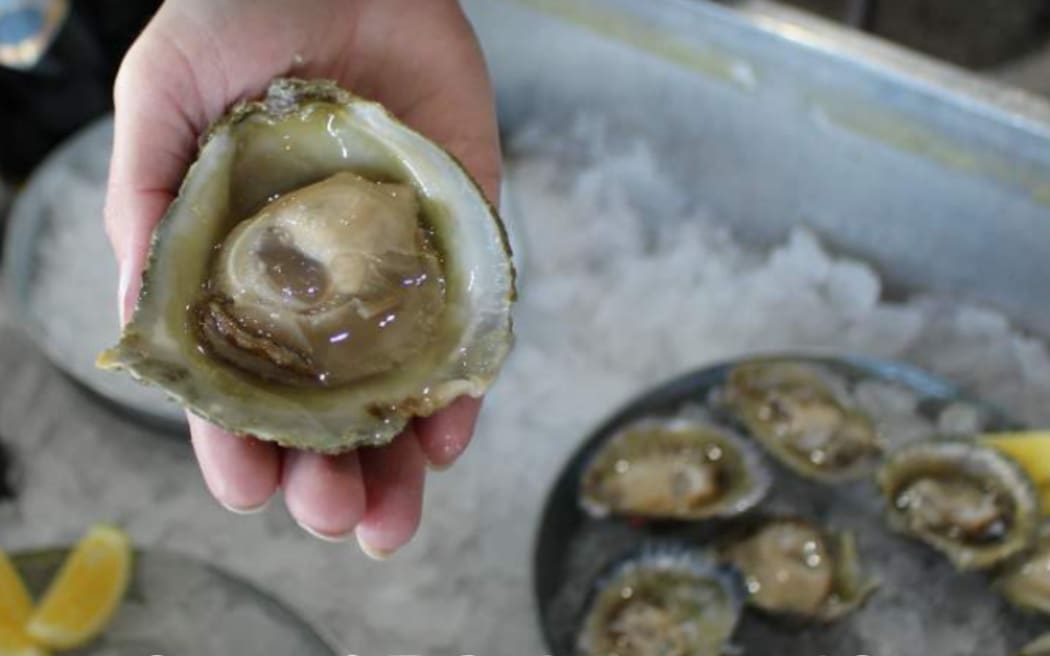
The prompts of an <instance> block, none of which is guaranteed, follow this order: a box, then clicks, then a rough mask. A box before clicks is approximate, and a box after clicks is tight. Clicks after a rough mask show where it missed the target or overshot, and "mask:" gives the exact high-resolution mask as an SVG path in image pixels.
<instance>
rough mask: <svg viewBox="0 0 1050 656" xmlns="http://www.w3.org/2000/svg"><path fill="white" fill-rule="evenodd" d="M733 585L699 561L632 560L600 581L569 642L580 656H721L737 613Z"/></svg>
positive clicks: (672, 553)
mask: <svg viewBox="0 0 1050 656" xmlns="http://www.w3.org/2000/svg"><path fill="white" fill-rule="evenodd" d="M743 599H744V594H743V591H742V589H741V582H740V580H739V577H738V576H736V574H735V572H733V571H732V570H731V569H728V568H725V567H722V566H720V565H718V564H717V563H716V562H715V561H714V559H712V558H710V557H709V556H707V555H706V554H703V553H693V552H688V551H677V550H667V551H666V552H659V551H656V552H652V553H646V554H643V555H641V556H638V557H635V558H633V559H631V560H628V561H626V562H624V563H622V564H620V565H619V566H618V567H617V568H616V570H615V571H614V572H613V573H612V574H611V575H610V576H608V577H607V578H605V579H603V580H602V581H601V582H600V583H599V585H598V587H597V590H596V591H595V593H594V595H593V598H592V599H591V602H590V605H589V608H588V609H587V611H586V615H585V618H584V621H583V626H582V628H581V630H580V634H579V636H578V640H577V652H578V653H579V654H580V656H611V655H612V654H621V655H623V656H721V654H722V653H723V649H724V648H725V647H726V645H727V643H728V642H729V639H730V637H731V636H732V634H733V631H734V630H735V628H736V625H737V622H738V621H739V619H740V612H741V608H742V606H743Z"/></svg>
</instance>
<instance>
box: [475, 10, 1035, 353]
mask: <svg viewBox="0 0 1050 656" xmlns="http://www.w3.org/2000/svg"><path fill="white" fill-rule="evenodd" d="M465 4H466V7H467V9H468V13H469V15H470V17H471V19H472V20H473V21H474V23H475V26H476V27H477V29H478V32H479V34H480V37H481V40H482V42H483V47H484V48H485V50H486V53H487V55H488V57H489V62H490V66H491V68H492V73H493V77H494V79H495V81H496V85H497V91H498V96H499V103H500V113H501V120H502V124H503V126H504V129H505V131H506V132H507V133H508V134H509V135H510V136H513V135H514V133H515V132H516V131H517V130H519V129H520V128H522V127H523V126H526V125H531V126H534V127H535V126H538V127H540V128H542V129H546V130H548V131H551V132H553V133H557V132H558V131H559V130H565V128H566V126H568V125H570V124H571V123H572V122H573V121H574V120H578V119H579V118H580V117H586V118H587V119H588V120H592V121H593V120H597V121H601V122H603V123H604V124H605V125H606V126H607V128H608V130H607V132H608V134H609V135H612V136H613V137H615V138H616V139H619V140H621V141H622V142H623V143H625V144H626V143H629V142H632V141H641V142H644V143H646V144H648V145H649V146H650V147H651V148H652V149H653V150H654V152H657V153H659V154H660V156H661V158H662V164H663V171H662V172H663V174H664V175H665V176H667V177H668V178H669V179H671V180H672V181H674V182H675V183H676V184H677V185H678V186H679V187H681V188H682V189H683V190H684V192H685V193H686V194H688V195H690V196H691V200H692V201H694V202H695V203H696V204H698V205H699V206H701V207H705V208H708V209H710V210H711V212H712V213H713V214H714V215H715V216H718V217H722V218H723V219H724V220H725V221H727V222H730V223H731V224H732V226H733V228H734V230H735V231H736V232H737V233H738V234H739V235H740V236H741V237H744V238H748V239H751V240H753V241H756V242H758V243H767V244H768V243H772V242H773V241H775V240H778V239H780V238H782V237H783V236H784V235H785V233H786V232H787V230H788V229H789V228H790V227H791V226H793V225H796V224H799V223H805V224H808V225H810V226H812V227H813V228H814V229H815V230H817V231H818V232H819V233H820V234H821V235H822V236H823V237H824V238H825V239H827V240H828V241H829V242H830V243H832V244H833V245H835V246H836V247H837V248H839V249H840V250H842V251H844V252H848V253H851V254H855V255H859V256H862V257H865V258H868V259H870V260H871V261H873V262H874V263H876V264H877V266H878V267H879V268H880V270H881V271H880V272H881V273H882V274H883V275H884V276H885V278H886V279H887V280H888V281H889V283H890V284H891V285H892V286H893V288H894V289H895V290H912V289H926V290H936V291H938V292H941V293H948V294H953V293H957V294H960V295H965V296H966V297H967V298H970V299H973V300H979V301H982V302H985V303H989V304H991V305H994V306H997V307H999V308H1001V309H1003V310H1004V311H1006V312H1008V313H1010V314H1011V315H1013V316H1014V317H1015V318H1017V319H1018V320H1019V321H1021V322H1023V323H1024V324H1025V325H1027V326H1029V327H1031V328H1032V329H1035V330H1037V331H1039V332H1042V333H1044V334H1050V304H1047V303H1045V296H1046V291H1047V288H1048V287H1047V281H1048V280H1050V105H1048V104H1047V103H1046V102H1045V101H1043V100H1041V99H1038V98H1036V97H1034V96H1030V95H1026V94H1024V93H1021V92H1018V91H1015V90H1011V89H1006V88H1003V87H998V86H995V85H993V84H991V83H989V82H987V81H985V80H983V79H981V78H978V77H976V76H973V75H970V74H968V73H965V72H962V71H961V70H958V69H954V68H950V67H947V66H944V65H941V64H938V63H936V62H933V61H931V60H928V59H926V58H923V57H920V56H917V55H915V54H912V53H909V52H906V51H904V50H902V49H900V48H897V47H894V46H892V45H889V44H885V43H883V42H880V41H878V40H875V39H872V38H869V37H866V36H864V35H862V34H858V33H855V32H852V31H850V30H847V29H844V28H839V27H836V26H834V25H832V24H830V23H827V22H825V21H821V20H818V19H815V18H813V17H810V16H808V15H807V14H804V13H802V12H799V11H794V10H790V9H786V8H783V7H780V6H778V5H775V4H772V3H767V2H749V3H744V4H743V5H741V6H735V7H733V8H729V7H724V6H720V5H715V4H710V3H706V2H696V1H692V0H651V1H649V2H637V1H635V0H604V1H600V0H519V1H514V0H502V1H501V0H467V2H466V3H465ZM509 141H513V140H512V139H511V140H509ZM510 154H511V156H513V155H514V153H513V152H511V153H510Z"/></svg>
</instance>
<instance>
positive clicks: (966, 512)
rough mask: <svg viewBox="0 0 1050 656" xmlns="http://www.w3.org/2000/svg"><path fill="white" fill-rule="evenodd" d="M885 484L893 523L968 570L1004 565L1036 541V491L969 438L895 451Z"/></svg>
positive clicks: (881, 481)
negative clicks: (968, 439) (1003, 563)
mask: <svg viewBox="0 0 1050 656" xmlns="http://www.w3.org/2000/svg"><path fill="white" fill-rule="evenodd" d="M877 481H878V485H879V488H880V490H881V492H882V495H883V497H884V498H885V500H886V506H887V513H888V518H889V522H890V526H891V527H893V528H894V529H896V530H898V531H902V532H904V533H908V534H911V535H913V536H915V537H917V538H919V539H920V540H922V541H924V542H926V543H927V544H929V545H930V546H932V547H933V548H935V549H937V550H938V551H940V552H942V553H943V554H944V555H945V556H947V557H948V558H949V559H950V560H951V561H952V563H953V564H954V565H955V566H956V567H958V568H959V569H961V570H972V569H984V568H988V567H991V566H993V565H997V564H999V563H1002V562H1004V561H1006V560H1007V559H1009V558H1011V557H1013V556H1016V555H1017V554H1019V553H1021V552H1022V551H1025V550H1026V549H1028V548H1029V547H1031V546H1032V544H1033V542H1034V540H1035V537H1036V530H1037V528H1038V522H1039V515H1040V512H1039V498H1038V495H1037V492H1036V489H1035V486H1034V485H1033V484H1032V482H1031V480H1029V478H1028V476H1027V475H1026V474H1025V473H1024V471H1022V470H1021V468H1020V467H1019V466H1018V465H1017V464H1016V463H1015V462H1014V461H1013V460H1011V459H1010V458H1009V457H1008V456H1006V455H1003V454H1002V453H1000V452H999V451H998V450H996V449H993V448H990V447H984V446H981V445H979V444H976V443H974V442H972V441H964V440H932V441H926V442H916V443H914V444H911V445H908V446H906V447H904V448H902V449H899V450H897V451H895V452H893V453H892V454H891V455H890V456H889V457H888V458H887V460H886V462H885V463H884V464H883V465H882V467H881V468H880V469H879V472H878V474H877Z"/></svg>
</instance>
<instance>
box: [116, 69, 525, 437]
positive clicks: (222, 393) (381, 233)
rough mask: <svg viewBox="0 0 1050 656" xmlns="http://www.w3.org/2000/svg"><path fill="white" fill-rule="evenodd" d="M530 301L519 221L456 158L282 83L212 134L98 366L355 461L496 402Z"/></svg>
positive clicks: (338, 99) (317, 91) (384, 122)
mask: <svg viewBox="0 0 1050 656" xmlns="http://www.w3.org/2000/svg"><path fill="white" fill-rule="evenodd" d="M513 297H514V271H513V267H512V264H511V259H510V255H509V247H508V245H507V241H506V237H505V234H504V230H503V226H502V224H501V223H500V221H499V218H498V217H497V216H496V214H495V212H494V211H493V209H492V208H491V207H490V205H489V204H488V202H487V201H486V200H485V198H484V197H483V195H482V194H481V192H480V191H479V189H478V188H477V186H476V185H475V184H474V182H473V181H472V180H471V179H470V177H469V175H468V174H467V173H466V172H465V171H464V170H463V169H462V167H461V166H460V165H459V164H458V163H457V162H456V161H455V160H454V159H453V158H452V157H451V156H450V155H449V154H448V153H446V152H445V151H444V150H442V149H441V148H440V147H438V146H437V145H435V144H433V143H431V142H430V141H428V140H427V139H425V138H424V137H422V136H421V135H419V134H417V133H416V132H413V131H412V130H411V129H409V128H407V127H406V126H404V125H402V124H401V123H399V122H398V121H397V120H396V119H395V118H393V117H392V116H391V115H390V114H389V113H387V112H386V110H385V109H384V108H383V107H382V106H380V105H378V104H376V103H373V102H369V101H366V100H363V99H361V98H357V97H355V96H353V95H351V94H350V93H348V92H346V91H344V90H342V89H340V88H338V87H337V86H335V85H334V84H332V83H330V82H325V81H313V82H306V81H302V80H290V79H281V80H276V81H274V82H273V84H272V85H271V86H270V88H269V91H268V94H267V96H266V98H265V99H263V100H261V101H257V102H245V103H241V104H239V105H238V106H236V107H235V108H233V109H232V110H231V112H230V113H229V114H227V115H226V116H225V117H223V118H222V119H221V120H219V121H218V122H217V123H216V124H215V125H214V126H213V127H212V128H211V129H210V130H209V132H208V133H207V135H205V137H204V139H203V141H202V145H201V149H200V153H199V156H198V158H197V161H196V162H195V163H194V165H193V166H192V167H191V168H190V170H189V172H188V173H187V176H186V178H185V180H184V182H183V185H182V188H181V190H180V192H179V196H178V198H177V199H176V200H175V202H174V203H173V204H172V206H171V207H170V208H169V210H168V212H167V214H166V216H165V217H164V219H163V220H162V221H161V222H160V224H159V225H158V227H157V229H156V230H155V233H154V238H153V243H152V248H151V252H150V259H149V265H148V267H147V270H146V272H145V275H144V280H143V286H142V292H141V294H140V296H139V299H138V305H137V307H136V309H135V313H134V316H133V318H132V320H131V322H130V323H129V324H128V325H127V327H126V328H125V330H124V333H123V335H122V337H121V340H120V343H119V345H117V346H116V347H115V348H113V349H111V350H109V351H107V352H105V353H103V354H102V355H101V356H100V358H99V364H100V366H102V367H105V368H111V369H125V370H127V371H129V372H130V373H131V375H132V376H134V377H135V378H136V379H138V380H140V381H143V382H146V383H151V384H154V385H159V386H160V387H162V388H164V390H165V391H166V392H167V393H168V394H169V395H170V396H172V397H173V398H174V399H176V400H177V401H179V402H181V403H183V404H184V405H186V406H188V407H189V408H190V409H191V410H192V411H193V412H195V413H197V414H199V415H201V416H203V417H205V418H207V419H209V420H210V421H212V422H215V423H217V424H219V425H221V426H223V427H224V428H226V429H228V430H230V431H232V432H235V433H250V434H253V435H255V436H256V437H259V438H261V439H266V440H272V441H275V442H278V443H280V444H284V445H287V446H293V447H300V448H307V449H312V450H317V451H322V452H339V451H343V450H347V449H351V448H354V447H356V446H360V445H375V444H381V443H384V442H386V441H389V440H390V439H391V438H392V437H393V436H394V435H396V434H397V433H398V432H399V431H400V430H401V429H402V428H404V426H405V424H406V423H407V422H408V420H409V419H411V418H412V417H415V416H425V415H429V414H431V413H433V412H435V411H437V410H438V409H440V408H442V407H444V406H445V405H447V404H448V403H450V402H451V401H452V400H453V399H455V398H456V397H458V396H461V395H472V396H479V395H481V394H482V393H483V392H484V391H485V390H486V388H487V387H488V386H489V384H490V382H491V381H492V379H493V378H494V376H495V375H496V373H497V371H498V369H499V367H500V365H501V363H502V361H503V359H504V357H505V355H506V353H507V351H508V349H509V347H510V344H511V331H510V305H511V302H512V300H513Z"/></svg>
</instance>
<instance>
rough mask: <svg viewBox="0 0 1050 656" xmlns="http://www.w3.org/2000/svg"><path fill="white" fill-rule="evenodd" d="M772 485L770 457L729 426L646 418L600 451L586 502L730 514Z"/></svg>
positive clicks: (640, 510)
mask: <svg viewBox="0 0 1050 656" xmlns="http://www.w3.org/2000/svg"><path fill="white" fill-rule="evenodd" d="M771 482H772V478H771V476H770V474H769V472H768V470H767V469H766V467H765V465H764V464H763V463H762V456H761V455H760V454H759V453H757V452H756V450H755V449H753V448H752V447H751V445H750V444H748V443H747V442H745V441H744V440H742V439H741V438H739V437H737V436H735V435H733V434H732V433H730V432H728V431H726V430H724V429H721V428H718V427H715V426H714V425H713V424H708V423H705V422H702V421H699V420H694V419H686V418H675V419H666V420H665V419H643V420H641V421H638V422H635V423H633V424H630V425H628V426H625V427H624V428H622V429H620V430H619V431H618V432H617V433H615V434H614V435H613V436H612V437H610V438H609V439H608V440H607V441H606V442H605V443H604V444H603V445H602V446H601V448H600V449H599V450H598V452H597V453H596V454H595V455H594V457H593V458H592V459H591V461H590V463H589V464H588V465H587V467H586V469H585V471H584V473H583V477H582V479H581V482H580V503H581V505H582V506H583V507H584V509H586V510H587V511H588V512H589V513H591V514H592V515H594V516H596V517H604V516H606V515H608V514H610V513H616V514H625V515H636V516H644V517H655V518H667V519H704V518H708V517H725V516H732V515H738V514H740V513H743V512H744V511H746V510H748V509H750V508H752V507H754V506H755V505H756V504H758V502H759V501H761V500H762V498H763V497H764V496H765V494H766V492H767V491H768V490H769V486H770V483H771Z"/></svg>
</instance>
